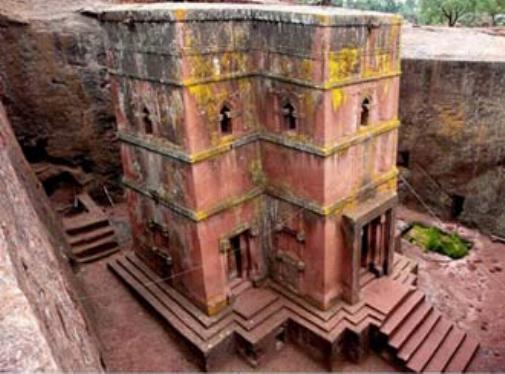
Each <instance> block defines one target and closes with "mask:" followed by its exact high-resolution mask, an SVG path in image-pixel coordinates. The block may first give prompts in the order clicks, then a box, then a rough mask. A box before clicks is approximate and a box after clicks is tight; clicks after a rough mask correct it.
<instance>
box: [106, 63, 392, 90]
mask: <svg viewBox="0 0 505 374" xmlns="http://www.w3.org/2000/svg"><path fill="white" fill-rule="evenodd" d="M108 72H109V74H111V75H115V76H118V77H122V78H128V79H133V80H140V81H146V82H153V83H158V84H163V85H167V86H174V87H179V88H184V87H192V86H198V85H201V84H209V83H217V82H224V81H229V80H233V79H245V78H256V77H259V78H266V79H272V80H277V81H279V82H284V83H290V84H294V85H297V86H301V87H306V88H312V89H316V90H324V91H326V90H333V89H336V88H342V87H347V86H351V85H353V84H357V83H368V82H375V81H379V80H383V79H391V78H396V77H399V76H400V75H401V70H398V71H393V72H390V73H388V74H378V75H373V76H370V77H360V78H351V79H347V80H344V81H340V82H324V83H313V82H309V81H305V80H301V79H297V78H289V77H284V76H282V75H276V74H270V73H265V72H250V73H231V74H222V75H219V76H215V77H209V78H203V79H190V80H185V81H181V80H173V79H157V78H150V77H140V76H136V75H133V74H126V73H123V72H119V71H117V70H114V69H110V68H109V69H108Z"/></svg>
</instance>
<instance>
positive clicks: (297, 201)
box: [122, 167, 398, 222]
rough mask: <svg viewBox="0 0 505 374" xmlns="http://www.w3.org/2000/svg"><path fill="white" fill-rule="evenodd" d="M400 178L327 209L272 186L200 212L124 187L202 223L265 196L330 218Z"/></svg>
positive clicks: (393, 173) (386, 177) (376, 183)
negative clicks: (357, 200)
mask: <svg viewBox="0 0 505 374" xmlns="http://www.w3.org/2000/svg"><path fill="white" fill-rule="evenodd" d="M397 176H398V170H397V169H396V167H395V168H393V169H392V170H390V171H389V172H387V173H385V174H383V175H381V176H379V177H377V178H376V179H374V180H373V181H371V182H370V183H368V184H367V185H364V186H362V187H361V188H359V189H356V190H355V191H353V192H352V193H351V194H349V195H348V196H346V197H344V198H341V199H339V200H337V201H336V202H334V203H332V204H330V205H327V206H322V205H320V204H318V203H317V202H314V201H311V200H308V199H305V198H302V197H298V196H295V195H294V194H293V193H290V192H288V191H281V190H279V189H276V188H275V187H272V186H258V187H255V188H253V189H251V190H249V191H247V192H246V193H245V194H242V195H239V196H234V197H231V198H228V199H225V200H224V201H222V202H221V203H219V204H217V205H215V206H213V207H211V208H208V209H205V210H198V211H197V210H193V209H190V208H188V207H185V206H183V205H182V204H180V203H179V202H178V201H176V200H174V199H170V198H168V197H166V196H165V194H164V193H163V191H161V192H160V191H150V190H148V189H146V188H145V187H143V186H140V185H139V184H137V183H136V182H133V181H128V180H126V179H123V181H122V184H123V186H125V187H126V188H129V189H131V190H134V191H135V192H137V193H139V194H141V195H143V196H145V197H148V198H150V199H153V200H155V201H157V202H159V203H160V204H162V205H164V206H165V207H167V208H169V209H171V210H172V211H174V212H176V213H178V214H180V215H182V216H184V217H186V218H188V219H190V220H191V221H194V222H200V221H204V220H206V219H208V218H209V217H212V216H213V215H216V214H218V213H221V212H224V211H226V210H229V209H232V208H234V207H236V206H238V205H241V204H244V203H246V202H248V201H251V200H253V199H255V198H258V197H260V196H261V195H263V194H268V195H270V196H272V197H274V198H277V199H279V200H283V201H286V202H288V203H290V204H293V205H296V206H298V207H300V208H304V209H307V210H308V211H311V212H312V213H315V214H317V215H320V216H329V215H332V214H335V213H336V212H339V211H341V210H343V209H344V208H345V207H346V206H347V205H348V204H351V203H352V202H353V201H355V200H356V199H359V198H360V197H363V196H365V195H367V194H369V193H371V192H373V191H374V190H376V189H378V188H379V187H380V186H381V185H383V184H386V183H388V182H390V181H392V180H395V179H396V177H397Z"/></svg>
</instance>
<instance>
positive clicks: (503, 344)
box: [398, 207, 505, 371]
mask: <svg viewBox="0 0 505 374" xmlns="http://www.w3.org/2000/svg"><path fill="white" fill-rule="evenodd" d="M398 218H400V219H403V220H405V221H407V222H421V223H426V224H434V225H436V224H437V223H438V222H437V221H436V220H435V219H433V218H431V217H430V216H429V215H427V214H423V213H419V212H415V211H413V210H410V209H407V208H405V207H401V208H400V210H399V214H398ZM438 226H439V227H441V228H445V229H446V230H456V231H457V232H458V233H459V234H460V235H461V236H462V237H463V238H465V239H469V240H471V241H472V242H473V243H474V245H473V247H472V249H471V251H470V254H469V255H468V256H466V257H465V258H463V259H460V260H448V258H447V257H444V256H441V255H438V254H426V253H424V252H423V251H422V250H421V249H420V248H418V247H416V246H413V245H411V244H409V243H408V242H406V241H405V240H404V241H403V242H402V248H403V251H404V254H406V255H407V256H409V257H411V258H414V259H415V260H417V262H418V264H419V277H418V282H419V283H418V286H419V288H420V289H421V290H422V291H424V292H425V294H426V295H427V297H428V299H429V300H430V301H431V302H432V303H433V305H434V306H435V307H436V308H437V309H438V310H439V311H440V312H442V314H444V315H445V316H447V317H448V318H450V319H451V320H453V321H454V322H456V323H457V324H458V325H459V326H460V327H461V328H463V329H465V330H467V331H468V332H469V333H470V334H472V335H473V336H475V337H476V338H478V339H479V340H480V341H481V348H480V350H479V352H478V353H477V356H476V357H475V359H474V361H473V362H472V364H471V366H470V368H469V370H470V371H503V370H505V311H504V310H505V272H504V271H503V268H504V264H505V244H503V243H494V242H492V241H491V240H490V239H489V238H488V237H487V236H485V235H482V234H480V233H479V232H478V231H475V230H471V229H468V228H465V227H463V226H461V225H457V224H454V223H442V224H438Z"/></svg>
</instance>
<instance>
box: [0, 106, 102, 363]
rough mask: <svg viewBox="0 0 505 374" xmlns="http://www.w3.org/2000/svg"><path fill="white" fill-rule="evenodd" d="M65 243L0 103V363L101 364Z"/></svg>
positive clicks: (58, 225)
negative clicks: (67, 256)
mask: <svg viewBox="0 0 505 374" xmlns="http://www.w3.org/2000/svg"><path fill="white" fill-rule="evenodd" d="M66 250H67V247H66V242H65V240H64V239H63V232H62V231H61V225H60V224H59V222H58V221H57V220H56V218H55V217H54V215H53V213H52V211H51V209H50V207H49V203H48V201H47V198H46V196H45V194H44V193H43V192H42V188H41V185H40V183H38V181H37V179H36V178H35V176H34V175H33V173H32V171H31V169H30V166H29V165H28V163H27V162H26V160H25V159H24V157H23V155H22V153H21V150H20V148H19V145H18V144H17V142H16V140H15V137H14V135H13V133H12V130H11V128H10V125H9V123H8V121H7V116H6V114H5V110H4V108H3V106H2V105H1V104H0V295H2V296H1V303H0V342H1V344H0V371H65V372H67V371H68V372H70V371H72V372H73V371H98V372H101V371H103V367H102V364H101V360H100V354H99V350H98V348H97V343H96V339H95V336H94V334H93V330H92V328H91V326H90V325H89V323H88V321H87V319H86V317H85V312H84V310H83V308H82V307H81V304H80V302H79V297H81V296H83V295H82V294H81V293H80V292H79V290H78V288H77V286H76V284H75V283H74V278H73V274H72V272H71V269H70V267H69V265H68V262H67V261H66V259H65V255H64V254H65V253H66Z"/></svg>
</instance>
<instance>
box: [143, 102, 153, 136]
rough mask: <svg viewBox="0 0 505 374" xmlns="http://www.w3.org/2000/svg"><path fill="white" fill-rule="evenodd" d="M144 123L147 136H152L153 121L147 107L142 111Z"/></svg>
mask: <svg viewBox="0 0 505 374" xmlns="http://www.w3.org/2000/svg"><path fill="white" fill-rule="evenodd" d="M142 121H143V122H144V132H145V133H146V134H152V133H153V121H151V115H150V113H149V110H148V109H147V108H146V107H144V110H143V111H142Z"/></svg>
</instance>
